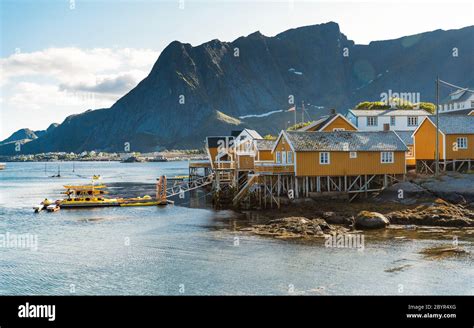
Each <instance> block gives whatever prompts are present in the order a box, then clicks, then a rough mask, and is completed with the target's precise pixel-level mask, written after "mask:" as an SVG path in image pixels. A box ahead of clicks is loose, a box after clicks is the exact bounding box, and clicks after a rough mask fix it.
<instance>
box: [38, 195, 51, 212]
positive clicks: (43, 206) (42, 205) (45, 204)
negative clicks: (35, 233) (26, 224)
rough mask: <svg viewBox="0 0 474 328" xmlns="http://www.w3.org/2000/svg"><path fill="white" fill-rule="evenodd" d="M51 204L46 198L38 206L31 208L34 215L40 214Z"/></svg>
mask: <svg viewBox="0 0 474 328" xmlns="http://www.w3.org/2000/svg"><path fill="white" fill-rule="evenodd" d="M51 204H53V202H52V201H50V200H49V199H48V198H45V199H44V200H43V201H42V202H41V203H40V204H39V205H35V206H33V210H34V211H35V213H40V212H41V211H43V210H45V209H47V207H48V206H49V205H51Z"/></svg>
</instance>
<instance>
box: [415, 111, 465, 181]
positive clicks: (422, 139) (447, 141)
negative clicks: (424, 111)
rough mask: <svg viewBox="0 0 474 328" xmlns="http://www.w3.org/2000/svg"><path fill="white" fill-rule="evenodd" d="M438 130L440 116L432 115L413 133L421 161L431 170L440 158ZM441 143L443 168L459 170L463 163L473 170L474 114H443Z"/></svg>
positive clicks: (417, 156)
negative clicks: (437, 153) (437, 124)
mask: <svg viewBox="0 0 474 328" xmlns="http://www.w3.org/2000/svg"><path fill="white" fill-rule="evenodd" d="M436 130H437V129H436V117H435V116H430V117H427V118H425V119H424V120H423V122H422V123H421V124H420V126H419V127H418V128H417V129H416V130H415V131H414V132H413V140H414V150H415V158H416V161H417V164H419V165H422V166H423V167H425V168H426V169H427V170H428V171H431V172H432V171H433V167H432V164H433V161H435V159H436ZM438 142H439V143H438V150H439V160H440V161H441V162H442V163H441V164H442V168H443V169H449V167H451V166H452V168H453V169H454V170H456V169H457V170H459V169H460V168H461V166H467V167H468V168H469V169H470V168H471V162H473V161H474V116H472V115H456V114H450V115H440V116H439V137H438Z"/></svg>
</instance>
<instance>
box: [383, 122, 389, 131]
mask: <svg viewBox="0 0 474 328" xmlns="http://www.w3.org/2000/svg"><path fill="white" fill-rule="evenodd" d="M383 130H384V131H390V124H388V123H385V124H384V125H383Z"/></svg>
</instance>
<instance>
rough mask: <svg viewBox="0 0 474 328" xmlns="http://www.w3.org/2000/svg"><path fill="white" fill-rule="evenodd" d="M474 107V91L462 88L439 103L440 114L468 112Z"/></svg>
mask: <svg viewBox="0 0 474 328" xmlns="http://www.w3.org/2000/svg"><path fill="white" fill-rule="evenodd" d="M473 109H474V92H473V91H472V90H468V89H460V90H457V91H455V92H453V93H451V94H450V95H449V96H448V97H446V99H444V100H442V101H441V102H440V105H439V113H440V114H449V113H454V114H468V113H469V112H471V111H472V110H473Z"/></svg>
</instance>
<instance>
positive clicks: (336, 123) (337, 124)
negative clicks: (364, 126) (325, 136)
mask: <svg viewBox="0 0 474 328" xmlns="http://www.w3.org/2000/svg"><path fill="white" fill-rule="evenodd" d="M357 130H358V129H357V127H356V126H355V125H354V124H352V123H351V121H349V120H348V119H347V118H345V117H344V116H342V115H341V114H332V115H329V116H323V117H321V118H320V119H318V120H316V121H314V122H313V123H311V124H310V125H307V126H305V127H302V128H301V129H298V131H306V132H316V131H324V132H331V131H357Z"/></svg>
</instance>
